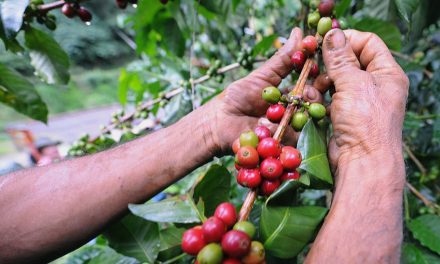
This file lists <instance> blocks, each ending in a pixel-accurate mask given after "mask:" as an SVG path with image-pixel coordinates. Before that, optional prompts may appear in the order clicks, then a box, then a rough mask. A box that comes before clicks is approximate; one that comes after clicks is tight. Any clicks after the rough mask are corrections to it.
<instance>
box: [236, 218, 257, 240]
mask: <svg viewBox="0 0 440 264" xmlns="http://www.w3.org/2000/svg"><path fill="white" fill-rule="evenodd" d="M232 229H234V230H238V231H242V232H245V233H246V234H247V235H248V236H249V237H250V238H251V239H252V238H253V237H254V236H255V232H256V231H257V230H256V229H255V226H254V224H252V223H251V222H249V221H240V222H237V223H236V224H235V225H234V227H233V228H232Z"/></svg>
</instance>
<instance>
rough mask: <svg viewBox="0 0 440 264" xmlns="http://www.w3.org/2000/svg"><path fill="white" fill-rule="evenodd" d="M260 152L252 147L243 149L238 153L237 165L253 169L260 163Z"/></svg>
mask: <svg viewBox="0 0 440 264" xmlns="http://www.w3.org/2000/svg"><path fill="white" fill-rule="evenodd" d="M258 156H259V154H258V151H257V150H256V149H255V148H254V147H251V146H244V147H241V148H240V149H239V150H238V152H237V155H236V157H237V163H238V165H240V167H243V168H247V169H253V168H256V167H257V166H258V163H259V161H260V159H259V157H258Z"/></svg>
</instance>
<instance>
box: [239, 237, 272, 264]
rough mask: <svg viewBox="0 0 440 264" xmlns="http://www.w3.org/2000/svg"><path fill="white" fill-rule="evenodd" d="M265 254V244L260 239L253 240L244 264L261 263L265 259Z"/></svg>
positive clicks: (243, 260) (243, 259)
mask: <svg viewBox="0 0 440 264" xmlns="http://www.w3.org/2000/svg"><path fill="white" fill-rule="evenodd" d="M265 256H266V252H265V250H264V246H263V244H261V243H260V242H258V241H252V242H251V249H250V251H249V253H248V254H247V255H246V256H244V258H242V259H241V261H242V262H243V264H260V263H262V262H263V261H264V258H265Z"/></svg>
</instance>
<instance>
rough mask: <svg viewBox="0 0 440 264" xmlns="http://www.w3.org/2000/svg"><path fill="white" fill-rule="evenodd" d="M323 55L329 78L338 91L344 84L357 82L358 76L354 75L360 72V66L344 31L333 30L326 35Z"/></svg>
mask: <svg viewBox="0 0 440 264" xmlns="http://www.w3.org/2000/svg"><path fill="white" fill-rule="evenodd" d="M322 53H323V57H324V64H325V67H326V70H327V73H328V76H329V77H330V79H332V80H333V82H334V84H335V86H336V89H337V90H338V88H339V89H341V88H342V87H343V86H344V85H343V84H344V83H348V82H353V81H356V79H357V78H358V76H356V74H354V73H356V72H360V64H359V61H358V59H357V57H356V55H355V54H354V52H353V49H352V48H351V45H350V42H349V41H347V38H346V37H345V34H344V32H343V31H342V30H340V29H333V30H331V31H329V32H328V33H327V34H326V35H325V38H324V41H323V45H322ZM338 86H339V87H338Z"/></svg>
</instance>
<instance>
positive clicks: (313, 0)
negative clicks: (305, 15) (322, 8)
mask: <svg viewBox="0 0 440 264" xmlns="http://www.w3.org/2000/svg"><path fill="white" fill-rule="evenodd" d="M319 3H321V0H310V2H309V6H310V9H316V8H318V6H319Z"/></svg>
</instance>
